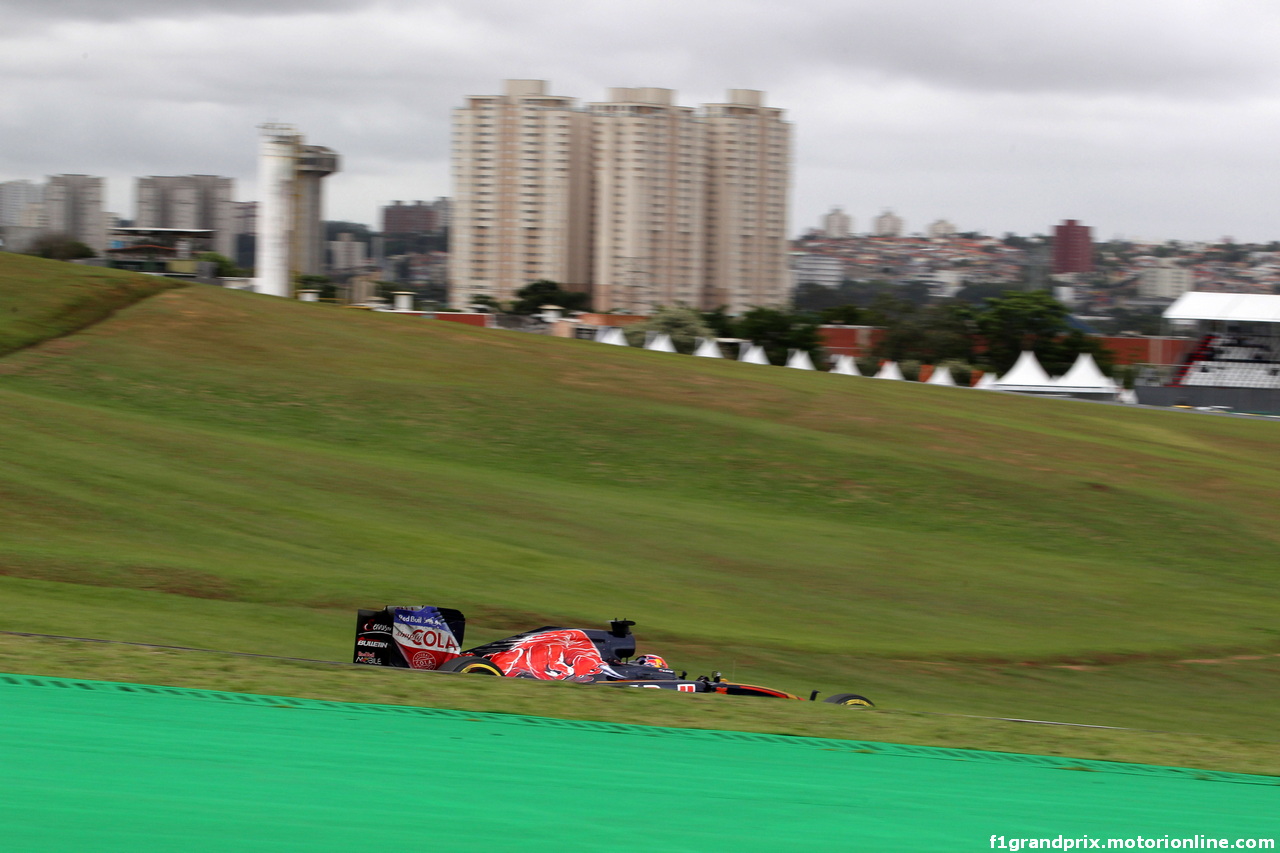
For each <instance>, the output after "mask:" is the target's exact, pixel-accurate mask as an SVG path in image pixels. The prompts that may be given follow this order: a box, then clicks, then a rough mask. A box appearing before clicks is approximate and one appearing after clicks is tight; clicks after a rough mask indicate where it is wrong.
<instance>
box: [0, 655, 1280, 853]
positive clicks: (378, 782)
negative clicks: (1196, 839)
mask: <svg viewBox="0 0 1280 853" xmlns="http://www.w3.org/2000/svg"><path fill="white" fill-rule="evenodd" d="M757 701H765V700H757ZM850 713H858V712H857V711H851V712H850ZM1073 770H1074V771H1075V772H1073ZM1081 771H1083V772H1081ZM1089 771H1093V772H1089ZM1278 782H1280V780H1277V779H1274V778H1270V777H1262V776H1248V775H1244V774H1231V773H1212V772H1201V771H1195V770H1183V769H1178V768H1163V767H1146V766H1141V765H1126V764H1110V763H1108V762H1098V761H1074V760H1070V759H1061V758H1050V757H1045V756H1015V755H1008V754H1001V753H983V752H970V751H966V750H955V749H936V748H926V747H909V746H900V745H893V744H876V743H860V742H856V741H852V742H851V741H838V740H823V739H817V738H813V739H810V738H792V737H781V736H770V735H755V734H746V733H735V732H711V731H697V730H687V729H659V728H651V727H645V726H626V725H613V724H604V723H582V722H568V721H562V720H551V719H545V718H531V717H515V716H509V715H502V714H482V713H468V712H460V711H436V710H431V709H420V708H405V707H397V706H387V705H356V704H347V703H341V702H324V701H316V700H307V699H291V698H286V697H272V696H255V695H247V694H236V693H218V692H214V691H200V690H184V689H178V688H170V687H150V686H146V685H128V684H112V683H105V682H92V681H75V680H67V679H55V678H44V677H33V676H20V675H0V790H3V791H4V792H5V795H4V796H3V797H2V798H0V827H2V828H3V838H4V844H3V849H4V850H5V851H10V853H20V852H21V853H27V851H31V853H35V851H41V853H44V852H45V851H55V850H58V851H61V850H79V851H124V850H128V851H162V850H164V851H167V850H175V851H176V850H182V851H226V850H236V851H254V850H271V851H280V850H307V851H329V850H332V851H350V850H365V849H370V848H371V847H374V846H378V847H385V846H391V847H395V848H404V849H420V850H450V851H468V850H477V851H479V850H484V851H506V850H510V851H544V850H545V851H595V850H600V851H616V850H618V849H627V850H664V851H680V850H690V851H693V850H697V851H707V850H735V851H746V850H752V851H754V850H761V851H763V850H771V851H772V850H785V849H807V848H808V847H809V845H814V849H826V850H833V849H834V850H944V849H945V850H967V849H973V850H977V849H989V838H990V836H991V835H993V834H994V835H1005V836H1011V837H1017V836H1022V837H1046V836H1057V835H1058V834H1060V833H1061V834H1063V835H1066V836H1077V837H1079V836H1083V835H1086V834H1087V835H1090V836H1094V837H1097V836H1136V835H1139V834H1141V835H1146V836H1156V837H1160V836H1163V835H1165V834H1166V833H1167V834H1169V835H1171V836H1185V837H1193V836H1195V835H1197V834H1199V835H1205V836H1231V837H1232V838H1235V837H1240V836H1263V835H1266V836H1270V835H1273V834H1275V831H1276V817H1275V815H1276V814H1277V813H1278V812H1280V784H1277V783H1278ZM818 845H821V846H820V847H818Z"/></svg>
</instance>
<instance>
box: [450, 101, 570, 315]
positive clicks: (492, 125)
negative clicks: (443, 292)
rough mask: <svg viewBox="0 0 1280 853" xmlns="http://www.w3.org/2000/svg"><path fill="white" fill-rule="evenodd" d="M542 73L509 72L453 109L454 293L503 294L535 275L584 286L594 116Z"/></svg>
mask: <svg viewBox="0 0 1280 853" xmlns="http://www.w3.org/2000/svg"><path fill="white" fill-rule="evenodd" d="M575 104H576V102H575V101H574V99H572V98H566V97H562V96H559V95H551V94H548V93H547V85H546V82H545V81H542V80H508V81H507V84H506V91H505V93H504V94H502V95H488V96H472V97H468V98H467V104H466V106H464V107H461V108H459V109H456V110H454V113H453V184H454V193H453V214H452V216H453V221H454V227H453V229H452V231H451V232H450V247H449V248H450V251H449V268H450V279H451V283H452V287H451V288H450V301H451V303H452V305H453V306H454V307H456V308H463V307H466V306H467V305H470V304H471V303H472V302H473V301H474V300H475V299H476V298H477V297H480V296H488V297H491V298H493V299H499V300H506V299H511V298H513V297H514V296H515V294H516V291H518V290H520V289H521V288H523V287H524V286H525V285H527V284H529V283H530V282H532V281H537V280H538V279H549V280H551V281H556V282H559V283H560V284H561V286H563V287H566V288H568V289H570V290H587V289H588V288H589V285H590V277H591V246H590V241H591V151H590V145H591V138H590V116H589V115H588V114H587V113H586V112H584V111H582V110H579V109H577V108H576V106H575Z"/></svg>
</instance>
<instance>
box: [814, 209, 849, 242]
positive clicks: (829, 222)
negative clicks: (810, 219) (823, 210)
mask: <svg viewBox="0 0 1280 853" xmlns="http://www.w3.org/2000/svg"><path fill="white" fill-rule="evenodd" d="M818 230H819V231H821V232H822V236H823V237H830V238H831V239H833V240H843V239H844V238H845V237H851V236H853V217H851V216H850V215H849V214H847V213H845V212H844V210H843V209H842V208H839V207H833V208H831V212H830V213H828V214H826V215H825V216H823V217H822V226H821V227H820V228H819V229H818Z"/></svg>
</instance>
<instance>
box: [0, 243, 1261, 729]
mask: <svg viewBox="0 0 1280 853" xmlns="http://www.w3.org/2000/svg"><path fill="white" fill-rule="evenodd" d="M13 257H15V256H9V255H0V277H7V278H11V279H16V278H20V277H21V276H22V275H25V274H27V273H28V272H29V270H27V269H25V268H24V269H17V270H14V269H11V268H9V267H8V266H7V265H8V264H9V263H10V259H11V258H13ZM22 263H24V264H28V263H30V261H28V260H27V259H22ZM56 266H57V267H58V268H59V270H61V269H64V268H66V265H56ZM40 274H41V276H43V277H46V278H47V277H51V276H54V277H56V275H59V274H60V273H59V272H58V271H50V272H44V271H43V270H42V271H41V273H40ZM3 316H4V315H3V312H0V336H3V335H4V334H6V327H5V322H6V321H5V320H4V319H2V318H3ZM1275 430H1276V425H1275V424H1274V423H1269V422H1255V421H1245V420H1239V419H1229V418H1217V417H1206V416H1197V415H1190V414H1181V413H1173V412H1153V411H1145V410H1133V409H1123V408H1116V407H1105V406H1096V405H1088V404H1080V403H1073V402H1064V401H1046V400H1036V399H1028V398H1020V397H1011V396H1005V395H998V394H978V393H971V392H968V391H966V390H964V389H948V388H933V387H927V386H920V385H917V384H914V383H890V382H872V381H867V380H858V379H850V378H848V377H837V376H829V375H825V374H810V373H804V372H801V371H789V370H768V369H763V368H755V367H753V366H749V365H740V364H736V363H714V362H711V363H709V360H703V359H696V360H695V359H689V358H680V357H676V356H664V355H660V354H655V353H647V352H640V351H633V350H622V351H619V349H618V348H612V347H599V346H594V345H592V344H590V343H587V342H578V341H565V340H548V339H545V338H538V337H535V336H525V335H518V334H514V333H507V332H496V331H488V330H475V329H469V328H465V327H461V326H457V325H454V324H446V323H438V322H429V321H422V320H414V319H409V318H404V317H396V316H387V315H376V314H368V313H365V312H355V311H346V310H343V309H338V308H333V307H330V306H322V305H304V304H300V303H293V302H286V301H283V300H278V299H271V298H268V297H258V296H254V295H251V294H244V293H237V292H229V291H221V290H217V289H213V288H203V287H195V288H183V289H179V290H173V291H169V292H164V293H161V294H159V295H156V296H154V297H152V298H150V299H147V300H145V301H143V302H141V303H139V304H136V305H134V306H133V307H130V308H127V309H125V310H122V311H120V312H118V313H117V314H116V315H115V316H113V317H111V318H110V319H109V320H106V321H104V322H102V323H99V324H98V325H95V326H92V327H90V328H87V329H85V330H83V331H81V332H79V333H78V334H75V335H73V336H70V337H64V338H61V339H58V340H51V341H49V342H48V343H45V344H43V345H41V346H38V347H32V348H30V349H27V350H25V351H22V352H18V353H15V354H12V355H10V356H9V357H7V358H5V359H3V360H0V529H2V530H3V531H4V534H3V536H0V628H4V629H8V630H18V631H41V632H47V633H60V634H76V635H80V636H97V637H105V638H116V639H130V640H140V641H148V642H160V643H173V644H180V645H195V646H204V647H211V648H221V649H233V650H243V651H264V650H275V649H280V648H284V649H286V650H287V651H288V653H291V654H296V655H299V656H303V657H317V658H326V659H335V660H343V659H348V657H349V654H350V630H351V624H350V623H351V621H352V620H351V616H352V611H353V610H355V609H356V608H357V607H358V606H380V605H382V604H386V603H412V602H419V603H421V602H431V603H439V604H447V605H452V606H456V607H459V608H461V609H463V610H464V611H465V612H467V613H468V616H469V619H470V623H469V629H468V630H469V639H473V640H484V639H487V638H490V637H493V636H497V635H499V634H501V633H505V632H509V631H511V630H518V629H521V628H525V627H529V626H531V625H537V624H556V623H559V624H575V625H577V624H581V625H590V624H596V623H599V622H601V621H602V620H604V619H607V618H609V617H612V616H627V617H629V618H632V619H635V620H637V621H638V622H639V623H640V631H641V639H642V643H643V644H644V645H645V646H647V647H649V648H651V649H653V650H657V651H660V652H662V653H664V654H665V655H666V656H667V657H668V658H669V659H673V660H674V661H675V662H676V664H677V665H678V666H681V667H687V668H689V669H691V670H701V669H704V668H713V667H714V668H719V669H723V670H725V671H726V673H729V672H731V671H732V672H734V673H735V674H736V675H737V676H738V677H740V678H747V679H755V680H759V681H761V682H763V683H770V684H777V685H778V686H781V687H784V688H788V689H792V690H795V691H807V690H808V689H810V688H818V689H822V690H824V691H826V692H835V691H839V690H847V689H855V690H859V691H860V692H866V693H868V694H871V695H873V697H874V698H876V699H877V700H878V701H879V702H880V703H881V704H882V705H888V706H891V707H895V708H904V709H915V710H921V711H924V710H931V711H946V712H954V713H982V714H999V715H1001V716H1026V717H1038V718H1050V719H1071V720H1075V721H1079V722H1092V723H1098V724H1105V725H1129V726H1137V727H1142V728H1162V729H1176V730H1180V731H1192V732H1212V733H1215V734H1227V735H1234V736H1239V737H1256V738H1266V737H1269V733H1270V732H1271V731H1273V730H1274V717H1273V716H1271V714H1270V712H1269V711H1268V710H1266V709H1268V708H1270V707H1271V706H1272V705H1273V702H1271V701H1270V698H1269V697H1274V695H1275V690H1276V688H1277V687H1280V673H1277V671H1276V667H1275V666H1274V664H1273V663H1271V661H1274V658H1267V657H1264V658H1262V659H1261V660H1260V661H1254V662H1241V661H1237V660H1229V658H1232V657H1233V656H1235V655H1239V654H1244V653H1257V654H1263V655H1270V654H1273V653H1276V652H1280V633H1278V632H1277V629H1276V628H1275V627H1274V626H1275V625H1276V624H1277V619H1276V617H1277V615H1280V613H1278V611H1280V598H1278V597H1277V595H1276V592H1277V587H1278V586H1280V580H1278V577H1277V572H1276V568H1277V560H1276V556H1275V551H1276V540H1277V533H1276V530H1275V528H1274V518H1275V514H1276V509H1277V498H1276V491H1275V484H1276V483H1277V482H1280V470H1278V469H1280V452H1277V444H1276V441H1275V438H1276V432H1275ZM51 623H52V624H51ZM1188 659H1200V660H1203V659H1213V660H1225V661H1226V662H1224V663H1220V664H1188V663H1182V662H1181V661H1185V660H1188ZM1116 661H1126V663H1125V664H1124V665H1123V666H1116V665H1114V664H1115V662H1116ZM32 665H33V666H35V665H38V664H34V663H33V664H32ZM86 666H87V669H86V671H85V672H83V673H79V674H83V675H85V676H86V677H92V676H93V672H92V669H93V666H92V664H87V665H86ZM33 671H34V670H33ZM61 674H75V673H65V672H64V673H61ZM144 675H145V673H144ZM144 680H145V679H144ZM1188 709H1191V710H1188Z"/></svg>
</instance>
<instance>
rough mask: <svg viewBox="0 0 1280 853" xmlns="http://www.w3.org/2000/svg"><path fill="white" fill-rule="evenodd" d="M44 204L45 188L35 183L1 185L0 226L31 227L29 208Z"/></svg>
mask: <svg viewBox="0 0 1280 853" xmlns="http://www.w3.org/2000/svg"><path fill="white" fill-rule="evenodd" d="M43 202H44V186H43V185H41V184H37V183H35V182H34V181H5V182H4V183H0V226H5V225H18V226H23V225H29V224H31V216H30V213H29V211H28V208H30V207H32V206H33V205H40V204H43Z"/></svg>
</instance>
